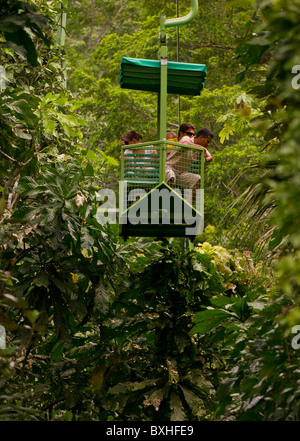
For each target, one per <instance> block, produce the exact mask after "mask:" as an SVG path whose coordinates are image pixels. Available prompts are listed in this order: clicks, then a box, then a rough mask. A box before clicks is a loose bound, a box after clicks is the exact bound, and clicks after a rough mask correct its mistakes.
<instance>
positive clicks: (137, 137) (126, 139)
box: [121, 130, 143, 145]
mask: <svg viewBox="0 0 300 441" xmlns="http://www.w3.org/2000/svg"><path fill="white" fill-rule="evenodd" d="M142 139H143V136H142V135H141V134H140V133H138V132H136V131H135V130H129V132H126V133H124V135H123V136H122V139H121V145H129V144H138V143H139V142H141V141H142Z"/></svg>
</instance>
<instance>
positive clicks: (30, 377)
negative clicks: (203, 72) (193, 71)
mask: <svg viewBox="0 0 300 441" xmlns="http://www.w3.org/2000/svg"><path fill="white" fill-rule="evenodd" d="M41 3H43V4H41ZM59 6H60V5H59V2H58V1H57V0H51V1H49V2H47V3H46V4H45V2H40V1H38V0H35V1H31V2H28V3H26V2H19V1H12V0H6V1H5V2H2V4H1V6H0V8H2V9H1V11H2V13H3V14H2V16H1V20H0V32H1V42H2V45H1V63H2V64H3V66H4V67H5V70H6V74H7V78H6V79H7V87H6V89H5V90H4V91H2V92H1V95H0V101H1V102H0V104H1V106H0V108H1V110H0V133H1V136H0V157H1V162H0V192H1V193H0V244H1V245H0V323H1V325H2V326H4V327H5V330H6V334H7V347H6V348H5V349H1V350H0V373H1V381H0V419H1V420H10V421H20V420H32V421H37V420H51V421H55V420H61V421H83V420H89V421H106V420H109V421H114V420H115V421H141V420H146V421H200V420H269V421H270V420H298V419H299V405H298V402H299V393H298V388H297V384H298V382H299V362H298V358H297V350H296V349H294V348H293V346H292V345H291V341H292V336H293V326H295V325H297V324H299V277H298V274H299V243H300V242H299V233H298V230H299V228H297V227H298V223H299V213H298V204H297V203H296V202H297V201H298V199H299V195H298V192H299V190H298V189H299V185H298V181H299V170H298V168H299V161H298V160H297V158H298V155H299V152H298V150H299V149H298V145H297V139H298V138H299V135H300V134H299V133H298V131H299V124H298V122H299V121H298V119H299V112H298V107H299V102H298V101H299V95H298V94H297V91H296V90H295V89H293V87H292V78H291V68H292V66H293V65H294V64H297V53H298V52H297V51H298V48H299V44H298V39H299V37H298V35H299V32H298V27H299V20H298V18H299V14H300V12H299V7H298V3H297V2H296V1H292V2H290V3H289V4H288V5H286V2H283V1H276V2H275V1H271V0H268V1H265V2H263V3H262V4H261V9H260V10H257V11H256V13H254V9H253V2H252V1H249V2H240V1H237V0H235V1H230V2H220V1H218V2H217V1H211V2H209V7H208V2H204V3H203V4H201V6H200V17H201V20H197V21H195V22H194V23H193V25H190V26H187V27H183V28H182V29H180V42H181V46H180V60H181V61H186V62H196V63H206V64H207V66H208V72H209V75H208V81H207V84H206V89H205V90H204V92H203V94H202V95H201V96H199V97H196V98H195V99H194V100H190V99H187V98H184V97H182V98H181V118H183V119H184V120H188V121H191V122H194V124H195V125H196V126H197V128H198V127H199V128H200V127H202V126H207V127H209V128H211V129H212V130H213V132H214V134H215V137H214V141H213V145H212V153H213V155H214V160H213V162H212V163H210V164H207V168H206V184H207V187H206V188H207V189H206V203H205V206H206V210H207V211H208V213H207V216H206V220H207V223H209V225H208V226H207V227H206V229H205V231H204V232H203V233H202V235H201V236H199V238H198V239H199V240H198V242H197V241H196V246H195V248H194V250H193V251H186V250H184V249H183V248H182V246H181V243H180V242H179V241H178V240H175V239H173V240H172V239H171V240H167V239H165V240H163V241H153V240H148V239H138V238H130V239H129V240H128V241H127V242H124V241H123V240H122V239H121V238H120V237H119V236H118V231H117V227H116V226H114V225H100V224H99V223H98V221H97V216H96V214H97V209H98V200H97V191H98V190H99V189H100V188H102V187H113V186H114V185H116V182H117V169H118V157H119V140H120V137H121V135H122V134H123V132H125V131H126V130H128V129H129V128H135V129H137V130H138V131H140V132H142V133H143V134H144V139H145V140H146V139H150V140H151V139H155V137H156V102H155V100H154V99H153V97H152V95H151V94H144V93H136V94H134V93H132V92H129V91H126V90H121V89H120V88H119V86H118V74H119V71H118V70H119V67H118V66H119V63H120V59H121V57H122V56H123V55H127V56H130V55H131V56H136V57H145V58H156V54H157V35H158V23H159V16H160V14H161V13H162V12H166V15H167V16H168V17H174V16H175V5H174V2H170V1H165V2H158V1H156V0H151V1H148V2H134V1H130V0H129V1H128V0H123V1H116V2H111V1H108V0H107V1H106V0H105V1H101V2H100V1H98V0H95V1H94V2H91V1H89V0H84V1H83V2H71V4H70V5H69V10H68V12H69V20H70V22H69V25H68V26H70V37H69V39H68V43H67V46H66V52H67V54H68V60H69V61H68V63H69V65H68V69H69V84H70V88H71V90H72V92H70V91H67V90H66V89H65V87H64V78H65V77H64V69H63V64H64V61H65V60H64V58H63V56H62V51H61V49H62V48H60V47H59V46H58V45H57V37H56V35H57V29H56V19H57V14H58V13H59V12H61V11H60V8H59ZM63 6H64V7H66V2H63ZM258 6H259V5H258ZM180 8H182V10H180V13H181V14H182V13H186V12H187V11H188V5H180ZM149 11H150V12H151V13H150V14H149ZM258 11H259V14H258V13H257V12H258ZM203 17H205V19H203ZM261 17H263V20H261ZM99 23H100V24H101V26H100V24H99ZM245 23H246V26H245ZM245 28H246V39H245V40H243V41H242V40H241V38H240V37H241V35H242V34H243V32H244V29H245ZM175 40H176V35H175V31H174V30H170V47H169V55H170V59H173V60H175V59H176V45H175ZM237 43H239V44H238V47H237V56H238V57H237V58H236V59H232V54H233V52H234V50H235V47H236V46H237ZM239 63H243V66H244V67H245V71H243V72H240V73H239V75H238V77H239V78H240V79H241V78H243V77H244V82H243V86H242V85H234V84H233V76H234V75H236V74H237V73H238V70H240V66H239ZM253 63H260V64H259V65H258V66H256V65H254V64H253ZM233 73H234V75H233ZM249 73H250V74H251V75H249ZM256 83H257V84H256ZM254 86H255V87H254ZM250 89H251V90H250ZM72 93H73V94H74V96H73V95H72ZM74 97H75V98H74ZM168 109H169V110H168V128H170V129H173V130H174V128H175V129H176V127H177V124H178V115H177V97H169V101H168ZM125 110H126V111H125ZM263 140H265V141H266V142H267V147H268V148H267V149H265V150H264V151H263V150H262V145H263ZM262 159H265V161H262ZM262 162H263V163H264V167H265V168H263V169H262V168H261V167H259V166H258V165H257V164H259V163H262ZM237 183H239V186H237ZM241 186H242V187H241ZM247 187H249V188H250V190H248V191H246V190H245V188H247ZM233 203H235V208H234V210H232V211H231V213H230V215H228V216H227V221H225V220H224V221H223V220H222V219H223V217H224V215H225V213H226V212H227V211H228V209H229V208H228V207H229V206H230V205H231V204H233ZM247 206H248V207H249V212H250V213H251V218H250V220H249V217H248V218H247V217H242V218H241V219H242V220H241V221H240V223H237V222H235V223H233V221H232V219H233V216H234V215H235V213H236V212H237V211H238V210H239V212H243V213H245V214H247V213H246V207H247ZM225 219H226V218H225ZM258 219H259V220H261V221H262V224H263V225H264V226H265V225H267V226H268V227H269V230H263V232H264V235H265V236H264V238H265V240H266V243H267V247H268V249H267V250H268V251H269V254H267V253H266V252H265V251H264V250H263V249H262V248H260V250H261V256H262V260H261V261H258V258H257V256H258V254H256V255H255V259H254V258H253V254H251V252H250V251H252V249H255V243H259V241H257V239H258V236H259V233H257V232H256V229H255V228H256V223H257V222H256V221H257V220H258ZM234 227H235V229H238V230H239V231H240V232H241V233H242V238H243V241H242V244H241V245H240V246H239V251H237V250H235V249H234V247H236V244H237V242H234V240H232V238H231V237H230V236H229V234H228V231H229V230H230V231H232V230H234ZM259 231H260V232H261V231H262V230H259ZM270 237H271V240H270ZM225 245H226V247H225ZM249 250H250V251H249ZM262 251H264V253H263V252H262ZM266 256H267V257H269V258H270V260H269V261H267V260H266ZM275 257H276V259H275Z"/></svg>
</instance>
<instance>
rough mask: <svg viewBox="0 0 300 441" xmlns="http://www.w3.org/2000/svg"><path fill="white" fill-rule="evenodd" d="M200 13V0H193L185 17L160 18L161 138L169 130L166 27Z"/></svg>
mask: <svg viewBox="0 0 300 441" xmlns="http://www.w3.org/2000/svg"><path fill="white" fill-rule="evenodd" d="M197 13H198V0H191V10H190V12H189V13H188V14H187V15H185V16H184V17H177V18H171V19H167V18H166V16H165V15H162V16H161V19H160V54H159V58H160V63H161V65H160V96H159V112H158V119H159V131H158V136H159V139H165V137H166V131H167V81H168V48H167V33H166V28H167V27H172V26H183V25H185V24H188V23H189V22H190V21H192V20H193V19H194V18H195V17H196V15H197Z"/></svg>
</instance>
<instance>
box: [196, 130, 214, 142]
mask: <svg viewBox="0 0 300 441" xmlns="http://www.w3.org/2000/svg"><path fill="white" fill-rule="evenodd" d="M213 137H214V135H213V133H212V132H211V131H210V130H209V129H207V128H203V129H200V130H198V132H197V134H196V136H195V140H194V142H195V144H199V145H202V147H208V146H209V144H210V142H211V140H212V139H213Z"/></svg>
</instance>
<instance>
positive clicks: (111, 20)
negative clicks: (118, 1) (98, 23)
mask: <svg viewBox="0 0 300 441" xmlns="http://www.w3.org/2000/svg"><path fill="white" fill-rule="evenodd" d="M128 2H129V0H126V1H125V2H124V3H123V4H122V6H121V7H120V9H118V11H117V12H116V14H115V15H114V17H113V18H110V17H109V18H108V19H107V20H106V21H105V23H104V26H103V28H102V30H101V32H100V35H99V36H98V38H97V40H96V42H95V47H97V46H98V44H99V42H100V40H101V38H102V37H103V35H104V34H105V32H106V31H107V28H108V27H109V26H110V25H111V24H113V23H114V22H115V21H116V19H117V18H118V15H119V14H120V13H121V12H122V11H123V9H124V8H125V6H126V5H127V3H128Z"/></svg>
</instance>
